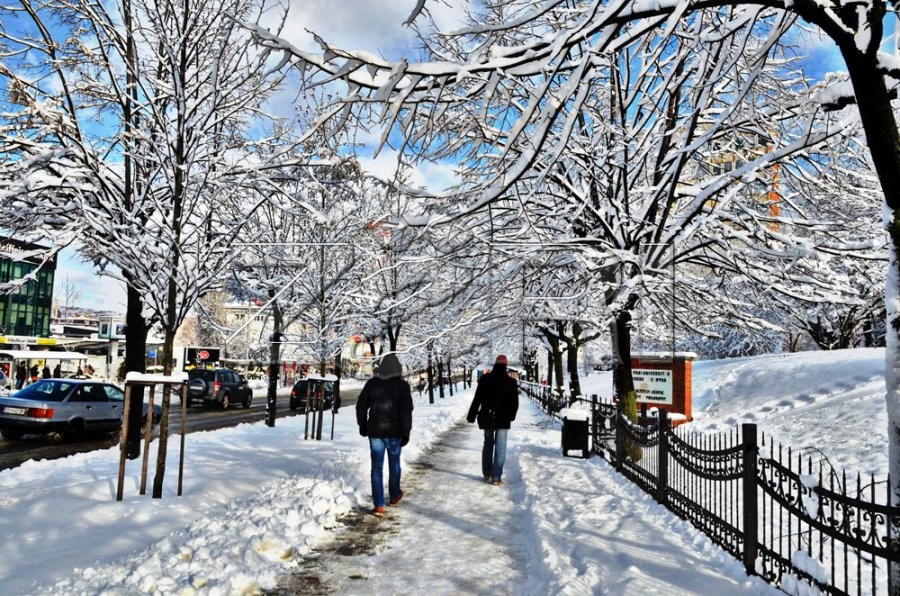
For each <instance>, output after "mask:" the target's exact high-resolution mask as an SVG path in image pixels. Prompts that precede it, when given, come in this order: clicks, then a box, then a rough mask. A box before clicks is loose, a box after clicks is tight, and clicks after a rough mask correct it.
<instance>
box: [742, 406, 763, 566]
mask: <svg viewBox="0 0 900 596" xmlns="http://www.w3.org/2000/svg"><path fill="white" fill-rule="evenodd" d="M741 438H742V439H743V445H742V453H743V460H744V461H743V464H744V478H743V500H744V515H743V518H744V519H743V526H744V570H745V571H746V572H747V575H756V556H757V554H758V543H759V536H758V532H759V527H758V525H759V522H758V507H759V506H758V502H757V501H758V496H757V490H756V483H757V482H758V475H759V469H758V461H757V451H758V444H757V441H756V425H755V424H746V423H745V424H742V425H741Z"/></svg>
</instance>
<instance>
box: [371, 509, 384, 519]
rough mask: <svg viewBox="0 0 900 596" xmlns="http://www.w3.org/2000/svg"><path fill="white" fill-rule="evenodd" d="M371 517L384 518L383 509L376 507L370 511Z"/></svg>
mask: <svg viewBox="0 0 900 596" xmlns="http://www.w3.org/2000/svg"><path fill="white" fill-rule="evenodd" d="M372 515H374V516H375V517H384V507H376V508H375V509H373V510H372Z"/></svg>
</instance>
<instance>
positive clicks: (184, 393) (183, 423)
mask: <svg viewBox="0 0 900 596" xmlns="http://www.w3.org/2000/svg"><path fill="white" fill-rule="evenodd" d="M151 395H152V394H151ZM187 400H188V394H187V382H185V383H184V384H183V385H182V386H181V453H179V454H178V496H179V497H180V496H181V481H182V478H183V477H184V437H185V435H187ZM150 403H151V404H152V403H153V398H151V400H150Z"/></svg>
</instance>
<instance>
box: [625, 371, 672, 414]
mask: <svg viewBox="0 0 900 596" xmlns="http://www.w3.org/2000/svg"><path fill="white" fill-rule="evenodd" d="M631 374H632V376H633V377H634V390H635V392H636V393H637V401H639V402H647V403H653V404H669V405H671V404H672V371H671V370H656V369H648V368H633V369H631Z"/></svg>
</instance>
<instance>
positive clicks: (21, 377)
mask: <svg viewBox="0 0 900 596" xmlns="http://www.w3.org/2000/svg"><path fill="white" fill-rule="evenodd" d="M27 379H28V367H26V366H25V363H24V362H19V365H18V366H16V389H21V388H22V387H24V386H25V381H26V380H27Z"/></svg>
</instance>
